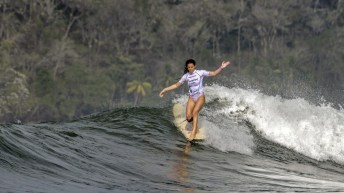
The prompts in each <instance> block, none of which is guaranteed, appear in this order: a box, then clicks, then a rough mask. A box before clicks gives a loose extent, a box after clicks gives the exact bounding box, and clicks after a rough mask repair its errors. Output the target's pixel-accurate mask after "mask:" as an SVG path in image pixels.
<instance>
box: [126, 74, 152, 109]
mask: <svg viewBox="0 0 344 193" xmlns="http://www.w3.org/2000/svg"><path fill="white" fill-rule="evenodd" d="M127 87H128V89H127V93H129V94H130V93H133V94H134V95H135V102H134V106H136V105H137V103H138V101H139V98H140V96H141V97H144V96H146V92H147V90H149V89H151V88H152V85H151V83H149V82H146V81H144V82H140V81H138V80H133V81H131V82H128V83H127Z"/></svg>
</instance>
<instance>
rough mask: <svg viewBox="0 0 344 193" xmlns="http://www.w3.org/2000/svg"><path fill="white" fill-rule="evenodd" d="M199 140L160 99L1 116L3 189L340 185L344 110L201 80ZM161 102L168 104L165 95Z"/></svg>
mask: <svg viewBox="0 0 344 193" xmlns="http://www.w3.org/2000/svg"><path fill="white" fill-rule="evenodd" d="M205 93H206V101H207V102H206V104H205V106H204V107H203V109H202V111H201V113H200V125H202V126H203V127H205V128H206V139H205V140H204V141H202V142H193V143H190V142H187V141H186V139H185V138H184V137H183V135H182V134H181V133H179V131H178V130H177V128H176V127H175V126H174V123H173V115H172V106H173V104H174V103H178V102H179V103H185V102H186V100H187V96H186V95H177V96H174V98H173V100H171V101H169V102H168V103H166V105H161V107H136V108H117V109H114V110H112V111H109V112H102V113H98V114H95V115H92V116H88V117H84V118H81V119H78V120H75V121H71V122H68V123H39V124H24V125H17V124H5V125H4V124H3V125H0V192H8V193H17V192H18V193H21V192H30V193H34V192H40V193H41V192H48V193H50V192H51V193H62V192H63V193H65V192H78V193H79V192H80V193H88V192H89V193H93V192H104V193H108V192H111V193H113V192H115V193H117V192H124V193H126V192H128V193H129V192H150V193H154V192H219V193H222V192H344V110H343V109H341V108H334V107H332V106H331V105H330V104H326V103H324V104H322V103H319V104H313V103H311V102H309V101H307V100H305V99H302V98H293V99H286V98H282V97H279V96H269V95H265V94H263V93H261V92H259V91H257V90H250V89H243V88H227V87H223V86H219V85H212V86H206V87H205ZM162 104H165V103H162Z"/></svg>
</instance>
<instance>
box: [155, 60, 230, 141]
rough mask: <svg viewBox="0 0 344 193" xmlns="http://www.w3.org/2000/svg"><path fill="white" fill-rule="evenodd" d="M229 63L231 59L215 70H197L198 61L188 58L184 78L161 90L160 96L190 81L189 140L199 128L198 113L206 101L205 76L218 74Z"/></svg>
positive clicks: (187, 109)
mask: <svg viewBox="0 0 344 193" xmlns="http://www.w3.org/2000/svg"><path fill="white" fill-rule="evenodd" d="M228 65H230V61H223V62H222V64H221V66H220V67H219V68H218V69H216V70H215V71H206V70H196V61H195V60H193V59H188V60H186V62H185V68H184V75H183V76H182V78H181V79H180V80H179V81H178V82H177V83H175V84H172V85H171V86H169V87H166V88H164V89H163V90H162V91H161V92H160V97H163V96H164V94H165V93H166V92H168V91H171V90H174V89H176V88H178V87H180V86H181V85H182V84H183V83H184V82H185V81H187V82H188V86H189V99H188V102H187V105H186V120H187V121H188V122H193V123H192V132H191V134H190V137H189V138H188V140H189V141H192V140H193V139H194V138H195V136H196V133H197V128H198V113H199V111H200V110H201V109H202V107H203V105H204V103H205V96H204V92H203V77H207V76H216V75H218V74H219V73H220V72H221V70H222V69H224V68H226V67H227V66H228Z"/></svg>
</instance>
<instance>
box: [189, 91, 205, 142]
mask: <svg viewBox="0 0 344 193" xmlns="http://www.w3.org/2000/svg"><path fill="white" fill-rule="evenodd" d="M204 103H205V96H204V95H202V96H200V97H199V98H198V99H197V101H196V104H195V106H194V108H193V110H192V117H193V125H192V132H191V135H190V137H189V139H188V140H189V141H192V140H193V139H194V138H195V136H196V133H197V128H198V113H199V111H200V110H201V109H202V107H203V105H204Z"/></svg>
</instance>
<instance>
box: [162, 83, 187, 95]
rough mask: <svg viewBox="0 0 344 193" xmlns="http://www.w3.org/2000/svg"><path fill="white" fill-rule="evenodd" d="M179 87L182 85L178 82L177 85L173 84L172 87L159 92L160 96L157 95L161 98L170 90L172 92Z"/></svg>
mask: <svg viewBox="0 0 344 193" xmlns="http://www.w3.org/2000/svg"><path fill="white" fill-rule="evenodd" d="M180 85H182V84H181V83H180V82H177V83H175V84H172V85H171V86H169V87H166V88H164V89H163V90H162V91H161V92H160V94H159V95H160V97H163V96H164V94H165V93H166V92H168V91H171V90H174V89H176V88H178V87H180Z"/></svg>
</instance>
